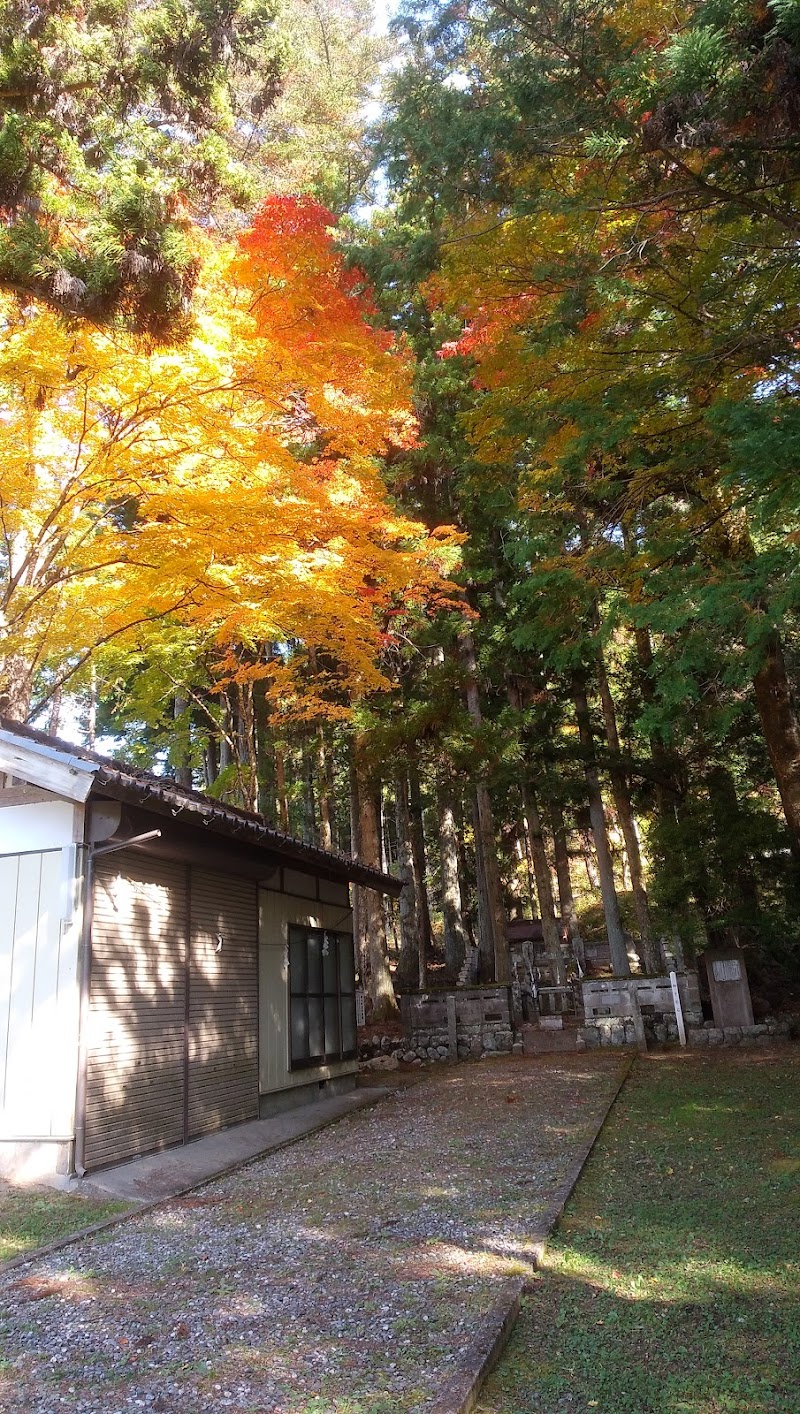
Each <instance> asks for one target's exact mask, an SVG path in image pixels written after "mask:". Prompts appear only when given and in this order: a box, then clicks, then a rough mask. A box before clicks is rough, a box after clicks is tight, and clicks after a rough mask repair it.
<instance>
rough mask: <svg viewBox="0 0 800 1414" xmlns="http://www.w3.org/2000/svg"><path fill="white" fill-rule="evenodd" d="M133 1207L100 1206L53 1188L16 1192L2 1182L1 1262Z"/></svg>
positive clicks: (94, 1201)
mask: <svg viewBox="0 0 800 1414" xmlns="http://www.w3.org/2000/svg"><path fill="white" fill-rule="evenodd" d="M129 1207H130V1204H129V1203H112V1202H100V1201H99V1200H96V1199H93V1198H83V1197H81V1196H80V1195H79V1194H77V1193H59V1192H58V1190H57V1189H52V1188H14V1187H12V1186H11V1185H10V1184H6V1183H3V1182H2V1181H0V1262H8V1261H10V1259H11V1258H12V1257H19V1256H21V1255H22V1253H24V1252H30V1251H31V1250H32V1249H33V1248H35V1247H41V1246H43V1245H44V1244H45V1243H47V1242H55V1240H56V1238H58V1237H67V1236H68V1235H69V1234H70V1233H71V1232H77V1231H78V1229H79V1228H82V1227H90V1226H91V1224H92V1223H99V1222H102V1221H103V1219H104V1218H110V1217H112V1216H113V1215H114V1213H124V1212H125V1210H126V1208H129Z"/></svg>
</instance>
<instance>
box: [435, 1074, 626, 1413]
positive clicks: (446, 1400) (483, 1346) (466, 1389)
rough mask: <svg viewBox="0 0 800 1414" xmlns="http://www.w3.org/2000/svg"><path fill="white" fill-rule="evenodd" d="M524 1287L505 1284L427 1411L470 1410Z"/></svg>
mask: <svg viewBox="0 0 800 1414" xmlns="http://www.w3.org/2000/svg"><path fill="white" fill-rule="evenodd" d="M635 1063H636V1056H630V1057H629V1058H628V1059H627V1062H626V1064H624V1065H623V1067H622V1068H621V1070H620V1073H619V1078H618V1080H617V1085H616V1089H615V1090H614V1093H613V1095H612V1096H611V1097H610V1099H609V1101H608V1103H607V1105H606V1107H605V1109H604V1110H603V1112H602V1114H601V1115H600V1118H599V1120H598V1123H597V1126H596V1128H595V1130H594V1133H593V1134H592V1135H591V1137H590V1138H589V1139H587V1140H586V1142H585V1143H584V1144H583V1145H582V1146H581V1148H580V1149H579V1150H578V1154H577V1156H576V1158H575V1159H574V1160H573V1162H572V1164H570V1167H569V1169H568V1171H567V1175H566V1177H565V1179H564V1181H563V1183H562V1184H561V1185H560V1187H559V1188H558V1189H557V1190H556V1194H555V1197H554V1199H553V1202H552V1203H551V1204H550V1207H549V1208H548V1209H547V1211H546V1213H545V1217H544V1227H543V1231H542V1233H541V1234H539V1235H538V1236H537V1239H536V1242H535V1246H534V1261H535V1263H536V1265H537V1266H539V1265H540V1264H541V1261H542V1258H543V1257H544V1250H545V1246H546V1244H547V1239H548V1237H549V1236H550V1234H551V1233H552V1232H553V1230H554V1229H555V1228H556V1227H557V1226H558V1223H559V1222H560V1220H561V1216H562V1214H563V1212H564V1209H565V1207H566V1205H567V1202H568V1201H569V1198H570V1195H571V1193H572V1190H573V1188H574V1187H575V1185H576V1183H577V1182H578V1179H579V1178H580V1176H581V1174H582V1173H583V1170H584V1168H585V1167H586V1163H587V1161H588V1158H589V1155H590V1154H591V1152H592V1150H593V1149H594V1146H595V1144H596V1143H597V1141H598V1139H599V1138H600V1135H601V1134H602V1132H603V1129H604V1128H605V1125H606V1121H607V1120H608V1117H609V1115H610V1114H611V1111H612V1109H613V1108H614V1105H615V1104H616V1102H617V1100H618V1098H619V1095H620V1092H621V1090H622V1087H623V1085H624V1084H625V1081H626V1080H627V1079H628V1076H629V1075H630V1073H631V1071H632V1069H633V1067H634V1065H635ZM525 1287H526V1282H525V1281H524V1279H522V1278H516V1279H514V1280H513V1281H508V1282H506V1283H505V1284H504V1286H503V1289H502V1291H501V1294H500V1296H499V1297H498V1299H497V1300H496V1301H495V1303H494V1305H493V1306H492V1309H491V1311H490V1312H489V1314H488V1316H486V1317H485V1318H484V1320H483V1321H482V1322H481V1324H480V1325H479V1326H478V1329H477V1331H476V1333H475V1335H474V1336H473V1338H472V1340H471V1341H470V1342H469V1344H468V1346H467V1347H466V1349H465V1351H464V1353H463V1355H462V1356H461V1357H460V1359H459V1361H458V1366H457V1368H456V1371H455V1373H454V1374H453V1375H452V1376H451V1378H450V1379H449V1380H448V1382H447V1384H446V1385H445V1387H444V1389H443V1390H442V1392H441V1394H440V1395H439V1398H438V1399H437V1401H436V1403H435V1404H434V1405H432V1406H431V1408H430V1410H429V1414H472V1410H473V1409H474V1408H475V1406H476V1405H477V1403H478V1399H479V1397H480V1392H481V1389H482V1387H483V1384H484V1381H485V1380H486V1377H487V1375H489V1374H491V1372H492V1370H493V1369H494V1367H495V1365H496V1364H497V1362H498V1360H499V1359H500V1356H501V1355H502V1353H503V1351H504V1350H505V1348H506V1346H507V1344H508V1342H509V1340H510V1338H511V1334H512V1332H513V1330H514V1326H515V1325H516V1321H517V1316H518V1315H519V1310H520V1305H521V1303H522V1297H523V1295H524V1292H525Z"/></svg>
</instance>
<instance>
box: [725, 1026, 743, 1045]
mask: <svg viewBox="0 0 800 1414" xmlns="http://www.w3.org/2000/svg"><path fill="white" fill-rule="evenodd" d="M722 1034H723V1036H724V1037H725V1045H726V1046H738V1045H739V1043H740V1041H741V1039H742V1028H741V1026H725V1027H724V1028H723V1032H722Z"/></svg>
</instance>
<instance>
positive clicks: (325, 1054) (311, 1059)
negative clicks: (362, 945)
mask: <svg viewBox="0 0 800 1414" xmlns="http://www.w3.org/2000/svg"><path fill="white" fill-rule="evenodd" d="M313 942H318V943H319V945H320V952H319V969H318V971H319V982H320V985H319V988H310V987H309V985H308V983H309V974H310V971H311V970H312V969H311V968H310V965H309V963H310V955H311V945H312V943H313ZM303 943H304V944H305V958H304V963H303V969H302V970H303V972H304V974H305V976H304V981H305V986H304V987H301V986H299V985H297V986H295V981H296V978H295V976H294V975H293V974H294V969H293V967H292V951H293V947H294V948H296V947H297V946H298V945H300V944H303ZM326 943H327V945H328V946H329V947H330V946H333V948H334V950H335V968H334V969H333V971H334V972H335V977H336V990H335V992H334V991H333V990H332V989H331V988H330V987H328V988H327V990H326V971H328V969H326V967H325V956H326V954H325V946H326ZM343 947H344V948H346V949H347V950H348V953H349V957H350V959H352V963H351V966H350V968H349V971H348V975H349V976H352V990H351V991H350V990H347V989H346V988H343V987H342V960H341V952H342V948H343ZM287 951H288V964H289V965H288V1004H289V1005H288V1010H289V1018H288V1019H289V1026H288V1050H289V1070H290V1071H299V1070H313V1069H318V1068H319V1067H320V1066H324V1065H331V1064H336V1063H338V1062H341V1061H348V1060H356V1059H357V1058H358V1032H357V1022H356V976H355V951H354V942H353V934H352V933H341V932H337V931H336V930H335V929H333V928H312V927H311V926H310V925H308V924H304V923H291V924H290V925H289V939H288V949H287ZM334 998H335V999H336V1015H337V1018H338V1034H339V1047H338V1049H333V1050H328V1049H327V1042H328V1037H327V1035H326V1025H325V1020H326V1001H327V1002H330V1001H332V1000H333V999H334ZM303 1000H304V1001H305V1003H306V1009H305V1034H306V1040H307V1043H308V1041H309V1038H310V1032H311V1023H310V1012H309V1003H310V1002H312V1001H314V1002H317V1003H318V1006H319V1013H320V1017H321V1026H322V1038H323V1039H322V1044H323V1051H322V1053H321V1054H319V1055H313V1056H312V1055H306V1056H295V1054H294V1038H295V1026H294V1015H293V1011H294V1003H295V1002H300V1001H303ZM348 1002H349V1004H350V1005H349V1011H350V1014H351V1020H352V1035H353V1045H352V1047H348V1048H347V1049H345V1048H344V1045H343V1040H344V1035H345V1026H344V1021H345V1014H344V1006H345V1005H346V1004H347V1003H348Z"/></svg>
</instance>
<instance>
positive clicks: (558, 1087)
mask: <svg viewBox="0 0 800 1414" xmlns="http://www.w3.org/2000/svg"><path fill="white" fill-rule="evenodd" d="M619 1072H620V1060H619V1058H617V1057H607V1056H596V1055H591V1056H563V1057H561V1056H553V1057H552V1058H548V1059H547V1060H541V1059H534V1060H528V1059H522V1058H520V1059H514V1060H510V1059H509V1060H496V1061H488V1062H481V1063H479V1064H475V1065H462V1066H459V1067H454V1068H447V1069H444V1068H442V1069H440V1070H438V1071H436V1072H434V1073H432V1074H431V1075H430V1076H428V1077H426V1078H425V1079H424V1080H422V1081H421V1082H420V1083H419V1084H417V1085H413V1086H411V1087H409V1088H406V1089H399V1090H397V1091H395V1093H394V1094H393V1095H392V1096H391V1097H390V1098H389V1099H387V1100H385V1101H383V1102H382V1103H381V1104H379V1105H378V1106H376V1107H375V1108H374V1109H370V1110H366V1111H360V1112H357V1113H355V1114H353V1115H351V1116H349V1117H348V1118H347V1119H344V1120H342V1121H340V1122H339V1123H338V1124H336V1125H335V1126H333V1127H332V1128H330V1129H327V1130H324V1131H322V1132H320V1133H318V1134H316V1135H313V1136H311V1137H309V1138H308V1139H305V1140H303V1141H302V1142H301V1143H299V1144H296V1145H294V1146H292V1147H291V1148H288V1149H284V1150H281V1151H280V1152H278V1153H275V1154H271V1155H269V1156H268V1157H266V1158H263V1159H260V1160H257V1161H256V1162H254V1163H252V1164H250V1165H249V1166H248V1167H247V1168H246V1169H243V1170H241V1171H239V1172H238V1173H236V1174H234V1175H232V1176H229V1177H228V1178H224V1179H219V1180H217V1181H216V1182H214V1183H212V1184H209V1185H207V1186H206V1187H204V1188H202V1189H201V1190H200V1191H198V1192H197V1193H196V1194H195V1195H192V1196H189V1197H186V1198H183V1199H176V1200H174V1201H173V1202H171V1203H169V1204H166V1205H164V1206H162V1207H159V1208H158V1209H155V1210H153V1211H151V1212H149V1213H146V1214H144V1215H142V1216H141V1217H137V1218H132V1219H130V1220H128V1221H126V1222H125V1223H123V1224H122V1225H121V1226H119V1227H116V1228H114V1229H112V1230H110V1231H109V1232H107V1233H103V1234H100V1235H98V1236H96V1237H94V1238H91V1239H85V1240H82V1241H81V1242H79V1243H77V1244H75V1245H73V1246H71V1247H68V1248H66V1249H65V1250H63V1251H61V1252H58V1253H56V1254H54V1255H52V1256H50V1257H48V1258H41V1259H40V1260H39V1261H33V1262H31V1263H29V1264H28V1265H27V1266H25V1267H23V1268H18V1269H17V1270H15V1271H11V1272H8V1273H6V1275H5V1276H4V1277H0V1410H3V1411H6V1410H8V1411H12V1410H13V1411H23V1410H24V1411H25V1414H57V1411H62V1410H69V1411H70V1412H71V1414H133V1411H136V1410H140V1409H144V1410H160V1411H168V1414H201V1411H202V1414H222V1411H231V1412H232V1414H245V1412H246V1414H399V1412H400V1411H403V1414H423V1411H425V1410H426V1409H427V1408H428V1407H429V1406H430V1404H431V1403H432V1402H433V1398H434V1396H435V1395H436V1393H437V1391H438V1390H439V1389H440V1387H441V1384H442V1383H443V1381H444V1380H445V1379H446V1378H447V1377H448V1375H449V1374H450V1372H451V1371H452V1369H453V1366H454V1364H455V1361H456V1359H457V1357H458V1354H459V1352H460V1350H461V1348H462V1347H463V1345H464V1343H465V1341H466V1339H467V1338H468V1335H469V1334H470V1332H471V1329H472V1326H473V1323H474V1321H475V1319H476V1318H479V1317H481V1316H483V1315H484V1314H485V1313H486V1312H487V1311H488V1309H489V1307H490V1306H491V1304H492V1301H493V1299H494V1297H495V1296H496V1291H497V1284H498V1282H500V1281H502V1280H503V1279H504V1278H507V1277H508V1276H514V1275H524V1274H525V1273H526V1272H528V1271H529V1270H530V1264H531V1256H532V1250H533V1245H534V1242H535V1238H536V1235H537V1233H538V1232H539V1231H540V1230H541V1219H542V1215H543V1213H544V1211H545V1210H546V1208H547V1207H548V1205H549V1203H550V1201H551V1199H552V1195H553V1193H554V1192H555V1190H556V1188H557V1187H558V1185H559V1183H560V1182H561V1181H562V1180H563V1178H564V1176H565V1174H566V1171H567V1169H568V1168H569V1165H570V1162H571V1161H572V1159H573V1157H574V1155H575V1152H576V1149H577V1148H578V1146H579V1145H580V1144H581V1143H582V1142H583V1141H585V1140H586V1138H587V1137H588V1135H589V1134H590V1133H591V1132H592V1130H593V1129H594V1127H595V1126H596V1123H597V1117H598V1115H599V1114H600V1113H601V1112H602V1111H603V1110H604V1108H605V1106H606V1104H607V1102H608V1098H609V1095H610V1094H611V1093H612V1092H613V1090H614V1088H615V1086H616V1082H617V1077H618V1075H619Z"/></svg>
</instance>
